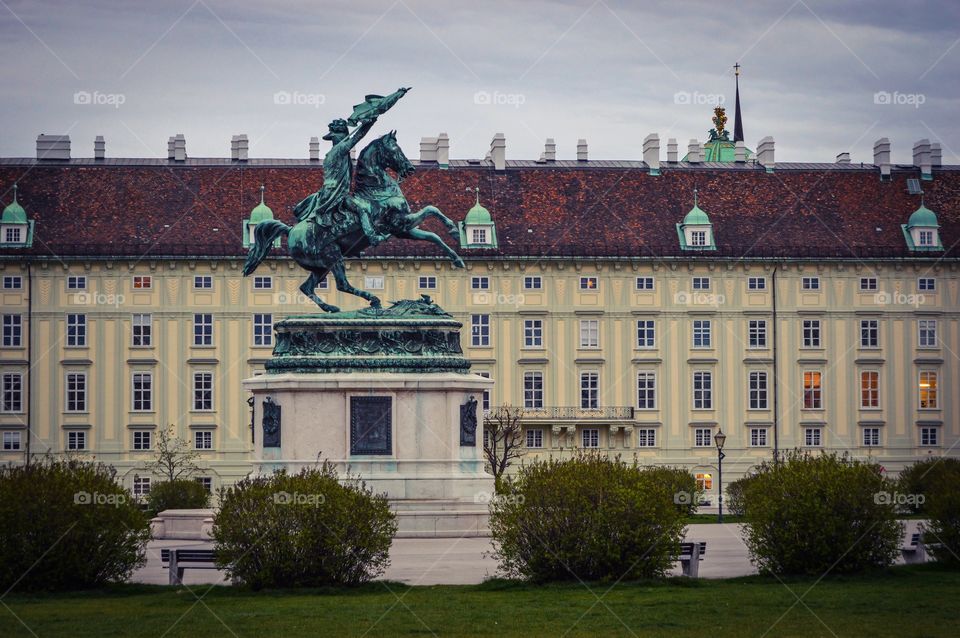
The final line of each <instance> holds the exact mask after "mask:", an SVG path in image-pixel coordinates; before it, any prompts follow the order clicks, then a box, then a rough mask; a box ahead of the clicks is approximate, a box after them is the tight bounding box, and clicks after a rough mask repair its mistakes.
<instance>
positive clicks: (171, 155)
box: [167, 135, 173, 160]
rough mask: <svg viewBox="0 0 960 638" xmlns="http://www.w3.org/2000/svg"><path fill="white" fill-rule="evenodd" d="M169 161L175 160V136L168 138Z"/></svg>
mask: <svg viewBox="0 0 960 638" xmlns="http://www.w3.org/2000/svg"><path fill="white" fill-rule="evenodd" d="M167 159H168V160H172V159H173V136H172V135H171V136H170V137H168V138H167Z"/></svg>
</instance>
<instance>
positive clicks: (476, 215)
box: [459, 187, 497, 248]
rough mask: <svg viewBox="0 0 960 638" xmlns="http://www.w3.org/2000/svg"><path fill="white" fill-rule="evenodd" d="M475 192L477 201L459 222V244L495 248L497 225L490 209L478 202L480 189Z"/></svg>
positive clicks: (464, 246) (470, 246)
mask: <svg viewBox="0 0 960 638" xmlns="http://www.w3.org/2000/svg"><path fill="white" fill-rule="evenodd" d="M475 190H476V192H477V201H476V203H475V204H474V205H473V208H471V209H470V210H469V211H467V216H466V217H465V218H464V220H463V221H462V222H460V224H459V226H460V246H461V247H463V248H496V247H497V227H496V225H494V223H493V216H491V215H490V211H488V210H487V209H486V208H484V207H483V206H482V205H481V204H480V189H479V187H478V188H476V189H475Z"/></svg>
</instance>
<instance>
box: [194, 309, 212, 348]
mask: <svg viewBox="0 0 960 638" xmlns="http://www.w3.org/2000/svg"><path fill="white" fill-rule="evenodd" d="M193 345H195V346H212V345H213V315H212V314H209V313H197V314H195V315H193Z"/></svg>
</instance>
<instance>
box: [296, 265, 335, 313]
mask: <svg viewBox="0 0 960 638" xmlns="http://www.w3.org/2000/svg"><path fill="white" fill-rule="evenodd" d="M326 276H327V272H326V271H325V270H311V271H310V276H309V277H307V279H306V281H304V282H303V283H302V284H300V292H302V293H303V294H305V295H306V296H307V297H309V298H310V299H312V300H313V302H314V303H315V304H317V305H318V306H320V309H321V310H323V311H324V312H340V309H339V308H337V307H336V306H332V305H330V304H328V303H324V302H323V300H322V299H320V297H318V296H317V293H315V292H314V291H315V290H316V289H317V285H319V283H320V282H321V281H322V280H323V278H324V277H326Z"/></svg>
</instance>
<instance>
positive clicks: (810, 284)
mask: <svg viewBox="0 0 960 638" xmlns="http://www.w3.org/2000/svg"><path fill="white" fill-rule="evenodd" d="M800 288H801V289H802V290H820V278H819V277H803V278H801V280H800Z"/></svg>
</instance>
